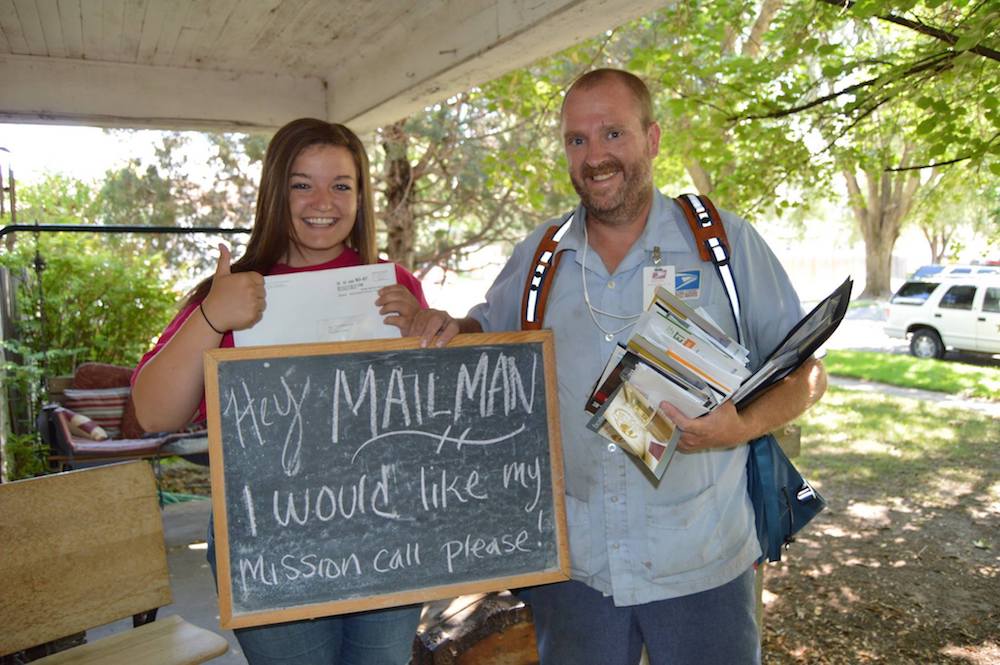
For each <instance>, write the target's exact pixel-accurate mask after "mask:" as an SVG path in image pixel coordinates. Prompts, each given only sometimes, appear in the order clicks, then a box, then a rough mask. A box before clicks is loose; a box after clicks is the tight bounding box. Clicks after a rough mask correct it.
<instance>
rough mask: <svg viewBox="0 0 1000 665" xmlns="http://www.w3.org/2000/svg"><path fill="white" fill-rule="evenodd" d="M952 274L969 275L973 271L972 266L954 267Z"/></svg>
mask: <svg viewBox="0 0 1000 665" xmlns="http://www.w3.org/2000/svg"><path fill="white" fill-rule="evenodd" d="M950 272H951V274H952V275H968V274H970V273H971V272H972V268H952V269H951V271H950Z"/></svg>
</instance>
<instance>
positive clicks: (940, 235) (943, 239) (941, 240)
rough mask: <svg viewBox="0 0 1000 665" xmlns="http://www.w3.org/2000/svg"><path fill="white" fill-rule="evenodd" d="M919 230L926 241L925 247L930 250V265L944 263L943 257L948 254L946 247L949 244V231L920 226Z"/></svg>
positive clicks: (950, 231)
mask: <svg viewBox="0 0 1000 665" xmlns="http://www.w3.org/2000/svg"><path fill="white" fill-rule="evenodd" d="M920 230H921V231H922V232H923V234H924V239H926V240H927V245H928V247H930V250H931V263H944V256H945V254H946V253H947V252H948V245H949V244H950V243H951V236H952V230H951V229H934V228H930V227H927V226H921V227H920Z"/></svg>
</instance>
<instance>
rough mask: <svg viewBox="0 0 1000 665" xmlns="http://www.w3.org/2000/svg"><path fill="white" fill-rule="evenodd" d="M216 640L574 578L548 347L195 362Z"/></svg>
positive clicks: (409, 344)
mask: <svg viewBox="0 0 1000 665" xmlns="http://www.w3.org/2000/svg"><path fill="white" fill-rule="evenodd" d="M205 385H206V398H207V401H208V426H209V445H210V452H211V475H212V500H213V513H214V518H215V539H216V553H217V561H218V584H219V606H220V610H221V622H222V626H223V627H225V628H238V627H243V626H253V625H261V624H267V623H276V622H281V621H289V620H293V619H303V618H311V617H319V616H329V615H334V614H342V613H346V612H356V611H360V610H366V609H374V608H379V607H388V606H395V605H405V604H410V603H417V602H422V601H425V600H434V599H440V598H448V597H451V596H457V595H462V594H467V593H477V592H485V591H494V590H500V589H509V588H515V587H519V586H528V585H532V584H541V583H546V582H554V581H559V580H564V579H567V578H568V570H569V555H568V546H567V541H566V526H565V507H564V499H563V475H562V474H563V466H562V453H561V448H560V441H559V424H558V423H559V420H558V405H557V398H556V381H555V370H554V354H553V347H552V337H551V333H549V332H548V331H542V332H524V333H504V334H477V335H459V336H458V337H456V338H455V339H454V340H453V341H452V342H451V343H450V344H449V345H448V346H447V347H445V348H443V349H437V348H434V349H421V348H419V347H418V345H417V341H416V340H415V339H413V338H410V339H397V340H379V341H370V342H341V343H331V344H296V345H286V346H270V347H248V348H239V349H218V350H214V351H210V352H207V353H206V355H205Z"/></svg>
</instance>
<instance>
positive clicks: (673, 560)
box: [646, 485, 722, 579]
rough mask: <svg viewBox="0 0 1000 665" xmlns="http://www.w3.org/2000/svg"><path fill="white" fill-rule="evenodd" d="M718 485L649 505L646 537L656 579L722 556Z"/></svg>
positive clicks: (685, 571)
mask: <svg viewBox="0 0 1000 665" xmlns="http://www.w3.org/2000/svg"><path fill="white" fill-rule="evenodd" d="M720 525H721V520H720V519H719V509H718V505H717V501H716V486H715V485H709V486H708V487H707V488H706V489H704V490H703V491H701V492H700V493H699V494H696V495H695V496H693V497H691V498H689V499H685V500H684V501H679V502H677V503H673V504H666V505H654V504H647V505H646V539H647V543H646V545H647V547H648V548H649V556H650V563H651V565H650V571H651V573H652V575H653V578H654V579H657V578H664V577H670V576H673V575H679V574H682V573H687V572H690V571H693V570H698V569H699V568H703V567H704V566H705V565H706V564H708V563H710V562H711V561H713V560H715V559H716V558H718V557H719V556H721V554H722V552H721V551H720V547H719V545H720V543H719V538H718V530H719V528H720Z"/></svg>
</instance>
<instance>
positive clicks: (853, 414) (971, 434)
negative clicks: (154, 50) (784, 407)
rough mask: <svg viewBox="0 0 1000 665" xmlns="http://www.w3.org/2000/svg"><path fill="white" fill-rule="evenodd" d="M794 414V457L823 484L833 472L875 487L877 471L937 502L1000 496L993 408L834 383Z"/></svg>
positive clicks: (998, 427)
mask: <svg viewBox="0 0 1000 665" xmlns="http://www.w3.org/2000/svg"><path fill="white" fill-rule="evenodd" d="M799 422H800V424H801V425H802V451H803V452H802V455H801V456H800V457H798V458H796V460H795V463H796V466H798V467H799V468H800V469H801V470H802V472H803V474H804V475H805V476H806V477H807V478H809V479H810V480H811V481H815V482H816V483H817V486H818V487H819V488H820V489H822V485H823V481H824V479H830V478H836V479H839V480H847V481H850V482H858V483H866V486H869V487H872V488H873V489H874V490H875V491H876V492H878V489H879V487H880V485H879V482H878V481H879V480H880V479H882V480H887V481H888V480H891V481H892V482H891V483H887V484H891V485H897V486H898V485H899V484H902V485H904V486H906V487H908V488H912V493H913V494H912V497H917V496H920V497H924V498H928V499H931V500H932V501H933V503H936V504H938V505H951V504H953V503H955V502H956V501H958V500H959V499H960V498H961V497H968V496H970V495H973V496H975V497H976V498H977V502H978V503H979V509H986V508H985V506H984V505H983V503H985V504H990V503H996V502H997V500H998V498H1000V422H997V420H996V419H994V418H991V417H990V416H987V415H983V414H979V413H975V412H968V411H963V410H960V409H954V408H946V407H941V406H939V405H937V404H934V403H929V402H923V401H920V400H915V399H906V398H897V397H890V396H886V395H879V394H874V393H857V392H854V391H849V390H842V389H838V388H836V387H831V388H830V389H829V390H828V392H827V394H826V395H825V396H824V398H823V399H822V400H821V401H820V402H819V404H817V405H816V406H815V407H813V408H812V409H811V410H809V411H808V412H807V413H806V414H805V415H804V416H803V417H802V418H800V419H799ZM912 497H911V498H912ZM884 498H885V499H888V497H884Z"/></svg>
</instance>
